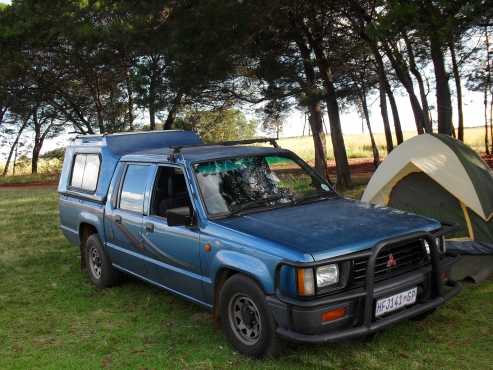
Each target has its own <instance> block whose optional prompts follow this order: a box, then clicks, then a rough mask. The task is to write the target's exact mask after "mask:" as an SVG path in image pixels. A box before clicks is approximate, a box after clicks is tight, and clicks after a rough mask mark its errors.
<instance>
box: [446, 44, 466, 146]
mask: <svg viewBox="0 0 493 370" xmlns="http://www.w3.org/2000/svg"><path fill="white" fill-rule="evenodd" d="M449 49H450V56H451V59H452V71H453V73H454V80H455V90H456V91H457V114H458V130H457V138H458V139H459V140H460V141H464V113H463V110H462V109H463V108H462V84H461V79H460V72H459V65H458V64H457V56H456V55H455V45H454V42H453V41H450V44H449Z"/></svg>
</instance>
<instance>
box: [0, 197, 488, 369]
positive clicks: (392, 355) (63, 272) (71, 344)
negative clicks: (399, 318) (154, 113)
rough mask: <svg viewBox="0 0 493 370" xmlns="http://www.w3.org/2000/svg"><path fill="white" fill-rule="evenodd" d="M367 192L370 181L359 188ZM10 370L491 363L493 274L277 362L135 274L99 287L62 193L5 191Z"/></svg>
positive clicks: (2, 325)
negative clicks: (426, 310)
mask: <svg viewBox="0 0 493 370" xmlns="http://www.w3.org/2000/svg"><path fill="white" fill-rule="evenodd" d="M359 191H361V188H360V189H359ZM0 214H2V217H1V218H0V369H32V368H43V369H94V368H107V369H165V368H166V369H168V368H170V369H235V370H236V369H303V368H318V369H382V368H385V369H406V370H410V369H437V368H440V369H445V368H448V369H486V368H491V365H492V363H493V354H492V351H491V349H492V348H493V320H491V318H492V317H493V300H492V299H491V297H492V295H493V281H489V282H486V283H484V284H482V285H477V286H473V285H468V286H467V287H466V289H465V290H464V291H463V292H462V293H461V294H460V295H459V296H458V297H457V298H455V299H454V300H453V301H452V302H450V303H449V304H447V305H446V306H445V307H443V308H442V309H440V310H439V311H438V312H436V313H434V314H433V315H432V316H431V317H429V318H428V319H427V320H425V321H423V322H420V323H415V322H405V323H401V324H399V325H397V326H395V327H393V328H390V329H389V330H386V331H385V332H383V333H381V334H379V335H378V336H377V337H376V338H375V340H373V341H371V342H365V341H363V340H357V341H351V342H344V343H340V344H336V345H319V346H313V345H292V344H291V345H288V346H287V350H286V351H285V353H284V355H283V357H281V358H280V359H277V360H266V361H255V360H251V359H247V358H245V357H243V356H241V355H239V354H237V353H235V352H233V351H232V350H231V348H230V347H229V346H228V344H227V343H226V340H225V338H224V337H223V335H222V333H221V332H220V331H219V330H218V329H217V327H216V325H215V324H214V322H213V321H212V319H211V316H210V315H209V314H208V313H207V312H205V311H203V310H202V309H200V308H199V307H197V306H195V305H193V304H190V303H187V302H185V301H183V300H181V299H179V298H177V297H174V296H173V295H171V294H168V293H166V292H164V291H161V290H158V289H156V288H154V287H151V286H149V285H147V284H144V283H141V282H139V281H136V280H132V279H129V280H128V281H126V282H124V283H123V284H122V285H120V286H118V287H115V288H112V289H108V290H96V289H95V288H94V287H93V286H92V285H91V284H90V283H89V281H88V279H87V278H86V277H85V276H84V275H82V274H81V272H80V269H79V262H78V251H77V248H74V247H73V246H70V245H69V244H68V242H67V241H66V240H65V239H64V238H63V236H62V235H61V233H60V231H59V229H58V211H57V194H56V192H55V191H54V190H53V189H35V190H33V189H29V190H28V189H24V190H20V189H17V190H0Z"/></svg>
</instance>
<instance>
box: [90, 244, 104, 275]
mask: <svg viewBox="0 0 493 370" xmlns="http://www.w3.org/2000/svg"><path fill="white" fill-rule="evenodd" d="M102 266H103V261H102V260H101V255H100V254H99V251H98V249H97V248H96V247H91V249H90V250H89V267H90V269H91V273H92V275H93V276H94V277H95V278H96V279H98V280H99V279H100V278H101V272H102Z"/></svg>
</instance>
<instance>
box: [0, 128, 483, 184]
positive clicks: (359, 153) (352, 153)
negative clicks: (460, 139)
mask: <svg viewBox="0 0 493 370" xmlns="http://www.w3.org/2000/svg"><path fill="white" fill-rule="evenodd" d="M415 135H416V134H415V133H414V132H412V131H408V132H404V138H405V139H409V138H411V137H413V136H415ZM344 140H345V143H346V149H347V153H348V157H349V158H371V157H372V156H373V154H372V150H371V144H370V137H369V136H368V135H367V134H357V135H344ZM375 140H376V142H377V145H378V148H379V151H380V155H381V157H382V158H383V157H385V154H386V148H385V135H384V134H383V133H381V134H376V135H375ZM465 142H466V144H468V145H470V146H471V147H473V148H474V149H475V150H476V151H478V152H484V128H480V127H477V128H468V129H466V130H465ZM394 143H395V139H394ZM279 144H280V145H281V146H282V147H283V148H286V149H289V150H292V151H293V152H295V153H296V154H298V155H299V156H300V157H301V158H303V159H304V160H306V161H313V160H314V159H315V151H314V149H313V140H312V138H311V136H300V137H292V138H284V139H280V140H279ZM327 149H328V153H327V159H329V160H332V159H334V154H333V152H332V144H331V140H330V135H327ZM60 168H61V163H60V161H58V160H57V159H50V160H49V161H47V160H43V159H41V160H40V162H39V173H40V175H41V177H43V176H44V175H46V174H48V175H49V177H56V173H57V172H58V171H59V170H60ZM2 171H3V167H2V165H1V164H0V173H1V172H2ZM30 172H31V168H30V165H29V164H28V163H24V164H23V166H21V167H20V168H18V169H17V170H16V174H17V176H16V177H15V178H2V177H0V184H2V183H18V182H21V183H24V182H29V176H28V177H25V176H26V175H28V174H30ZM18 176H21V177H18Z"/></svg>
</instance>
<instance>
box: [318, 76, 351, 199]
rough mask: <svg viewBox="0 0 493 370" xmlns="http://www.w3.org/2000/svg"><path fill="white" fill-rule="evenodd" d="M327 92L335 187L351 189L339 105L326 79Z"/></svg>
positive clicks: (330, 82)
mask: <svg viewBox="0 0 493 370" xmlns="http://www.w3.org/2000/svg"><path fill="white" fill-rule="evenodd" d="M324 85H325V89H326V92H327V97H326V104H327V114H328V116H329V124H330V136H331V138H332V146H333V148H334V159H335V161H336V174H337V183H336V184H337V186H338V188H339V189H344V188H351V187H352V186H353V184H352V181H351V171H350V169H349V162H348V159H347V153H346V145H345V143H344V136H343V135H342V127H341V119H340V116H339V104H338V102H337V95H336V91H335V88H334V85H333V83H332V81H330V80H328V79H326V81H325V82H324Z"/></svg>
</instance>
